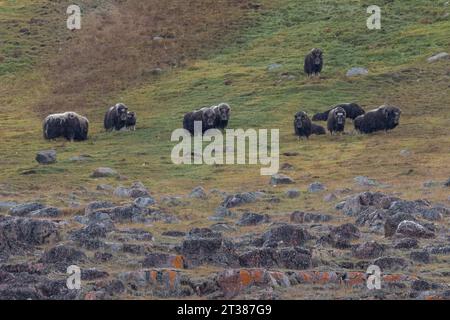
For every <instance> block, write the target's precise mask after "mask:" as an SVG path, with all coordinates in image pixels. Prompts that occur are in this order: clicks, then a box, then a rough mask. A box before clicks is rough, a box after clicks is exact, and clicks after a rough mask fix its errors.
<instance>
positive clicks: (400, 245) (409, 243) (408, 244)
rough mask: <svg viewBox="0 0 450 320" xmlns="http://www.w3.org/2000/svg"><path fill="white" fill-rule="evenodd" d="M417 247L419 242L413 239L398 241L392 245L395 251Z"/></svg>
mask: <svg viewBox="0 0 450 320" xmlns="http://www.w3.org/2000/svg"><path fill="white" fill-rule="evenodd" d="M417 247H419V241H418V240H417V239H413V238H402V239H398V240H397V241H396V242H395V243H394V248H395V249H413V248H417Z"/></svg>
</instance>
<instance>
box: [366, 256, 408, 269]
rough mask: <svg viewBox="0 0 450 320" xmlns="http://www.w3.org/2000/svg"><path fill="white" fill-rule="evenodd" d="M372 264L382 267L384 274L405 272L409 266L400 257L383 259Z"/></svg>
mask: <svg viewBox="0 0 450 320" xmlns="http://www.w3.org/2000/svg"><path fill="white" fill-rule="evenodd" d="M372 264H373V265H376V266H378V267H380V269H381V271H382V272H386V271H397V270H404V269H405V268H406V267H408V266H409V264H408V262H407V261H406V260H405V259H403V258H399V257H381V258H378V259H376V260H375V261H373V263H372Z"/></svg>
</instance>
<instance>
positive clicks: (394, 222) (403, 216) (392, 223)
mask: <svg viewBox="0 0 450 320" xmlns="http://www.w3.org/2000/svg"><path fill="white" fill-rule="evenodd" d="M405 220H409V221H414V220H415V218H414V217H413V216H412V215H411V214H410V213H402V212H399V213H396V214H394V215H392V216H390V217H388V218H387V219H386V222H385V224H384V236H385V237H391V236H393V235H394V234H395V232H396V231H397V228H398V225H399V224H400V223H401V222H402V221H405Z"/></svg>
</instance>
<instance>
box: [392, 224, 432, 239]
mask: <svg viewBox="0 0 450 320" xmlns="http://www.w3.org/2000/svg"><path fill="white" fill-rule="evenodd" d="M395 235H396V236H399V237H409V238H434V232H432V231H431V230H428V229H427V228H425V227H424V226H422V225H421V224H419V223H417V222H414V221H408V220H406V221H402V222H400V224H399V225H398V227H397V231H396V232H395Z"/></svg>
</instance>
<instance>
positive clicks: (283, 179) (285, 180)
mask: <svg viewBox="0 0 450 320" xmlns="http://www.w3.org/2000/svg"><path fill="white" fill-rule="evenodd" d="M293 183H294V180H293V179H292V178H290V177H288V176H286V175H284V174H279V173H277V174H274V175H273V176H272V177H271V178H270V184H271V185H272V186H277V185H279V184H293Z"/></svg>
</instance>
